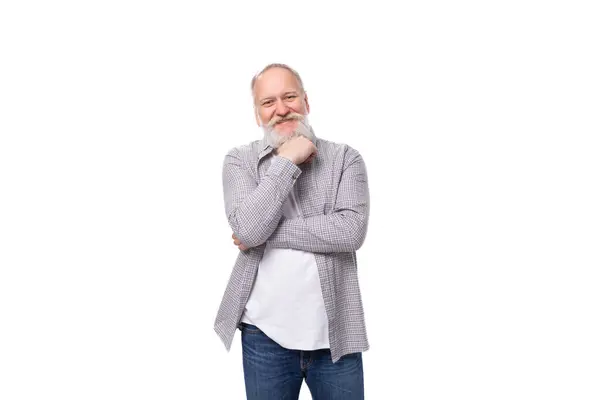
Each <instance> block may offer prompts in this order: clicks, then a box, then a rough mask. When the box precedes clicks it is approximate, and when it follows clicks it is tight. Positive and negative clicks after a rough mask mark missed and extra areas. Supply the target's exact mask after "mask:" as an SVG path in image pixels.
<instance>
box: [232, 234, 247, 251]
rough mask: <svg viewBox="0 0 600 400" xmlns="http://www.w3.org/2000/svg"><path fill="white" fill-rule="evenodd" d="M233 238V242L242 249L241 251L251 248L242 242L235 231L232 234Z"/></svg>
mask: <svg viewBox="0 0 600 400" xmlns="http://www.w3.org/2000/svg"><path fill="white" fill-rule="evenodd" d="M231 238H232V239H233V244H234V245H236V246H237V247H238V249H240V250H241V251H245V250H248V249H249V248H248V247H246V246H244V245H243V244H242V242H241V241H240V239H238V238H237V236H235V233H234V234H232V235H231Z"/></svg>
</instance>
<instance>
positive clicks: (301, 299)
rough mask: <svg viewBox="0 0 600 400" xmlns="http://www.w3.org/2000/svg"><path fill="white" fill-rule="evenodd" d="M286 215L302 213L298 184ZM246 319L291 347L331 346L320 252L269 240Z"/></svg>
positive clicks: (312, 348)
mask: <svg viewBox="0 0 600 400" xmlns="http://www.w3.org/2000/svg"><path fill="white" fill-rule="evenodd" d="M283 214H284V216H285V217H286V218H299V217H300V212H299V209H298V201H297V197H296V193H295V188H293V189H292V191H291V192H290V195H289V196H288V198H287V199H286V201H285V203H284V204H283ZM242 322H245V323H247V324H251V325H255V326H257V327H258V328H259V329H260V330H262V331H263V332H264V333H265V334H266V335H267V336H268V337H269V338H271V339H272V340H274V341H275V342H277V343H278V344H279V345H280V346H282V347H285V348H287V349H294V350H317V349H328V348H329V326H328V323H327V314H326V312H325V303H324V301H323V294H322V292H321V284H320V280H319V272H318V270H317V263H316V260H315V256H314V254H313V253H310V252H306V251H302V250H295V249H277V248H273V247H270V246H269V243H268V242H267V246H266V248H265V252H264V255H263V257H262V260H261V261H260V264H259V266H258V272H257V275H256V279H255V282H254V286H253V288H252V292H251V293H250V297H249V299H248V302H247V303H246V308H245V310H244V314H243V315H242Z"/></svg>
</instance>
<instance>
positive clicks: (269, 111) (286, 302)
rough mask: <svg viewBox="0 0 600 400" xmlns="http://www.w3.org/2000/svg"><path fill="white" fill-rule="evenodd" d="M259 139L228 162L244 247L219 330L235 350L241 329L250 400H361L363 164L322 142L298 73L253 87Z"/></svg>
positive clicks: (237, 240) (275, 69)
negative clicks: (304, 396) (307, 398)
mask: <svg viewBox="0 0 600 400" xmlns="http://www.w3.org/2000/svg"><path fill="white" fill-rule="evenodd" d="M252 94H253V97H254V107H255V111H256V122H257V123H258V124H259V125H260V126H261V127H262V128H263V130H264V137H263V138H262V140H256V141H253V142H251V143H249V144H247V145H244V146H240V147H237V148H234V149H232V150H231V151H230V152H229V153H228V154H227V155H226V157H225V161H224V165H223V189H224V197H225V211H226V213H227V219H228V221H229V225H230V226H231V228H232V230H233V235H232V238H233V240H234V244H235V245H236V246H238V248H239V249H240V253H239V255H238V258H237V261H236V263H235V266H234V269H233V273H232V275H231V278H230V280H229V283H228V285H227V288H226V290H225V295H224V296H223V300H222V302H221V306H220V308H219V312H218V314H217V318H216V321H215V331H216V332H217V334H218V335H219V336H220V338H221V339H222V340H223V342H224V343H225V346H226V348H227V349H228V350H229V349H230V348H231V343H232V341H233V337H234V335H235V331H236V329H238V328H239V329H240V330H241V332H242V334H241V335H242V351H243V363H244V377H245V383H246V394H247V397H248V399H261V400H262V399H281V398H290V399H294V398H295V399H297V398H298V395H299V392H300V387H301V385H302V381H303V380H306V383H307V385H308V387H309V390H310V391H311V394H312V396H313V398H314V399H345V400H353V399H362V398H364V384H363V364H362V352H363V351H366V350H367V349H368V348H369V344H368V340H367V335H366V329H365V321H364V313H363V307H362V301H361V295H360V289H359V284H358V276H357V264H356V250H358V249H359V248H360V246H361V245H362V244H363V242H364V240H365V236H366V233H367V223H368V217H369V190H368V183H367V173H366V168H365V164H364V161H363V159H362V157H361V155H360V154H359V153H358V151H356V150H355V149H353V148H352V147H350V146H348V145H345V144H337V143H333V142H330V141H327V140H324V139H320V138H317V137H316V136H315V134H314V131H313V129H312V127H311V126H310V124H309V123H308V118H307V115H308V113H309V111H310V106H309V103H308V97H307V95H306V92H305V91H304V87H303V83H302V80H301V78H300V76H299V75H298V73H297V72H296V71H294V70H293V69H292V68H290V67H289V66H287V65H284V64H271V65H268V66H267V67H265V68H264V69H263V70H262V71H261V72H260V73H259V74H257V75H256V76H255V77H254V79H252Z"/></svg>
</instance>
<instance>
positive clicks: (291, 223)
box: [268, 211, 368, 253]
mask: <svg viewBox="0 0 600 400" xmlns="http://www.w3.org/2000/svg"><path fill="white" fill-rule="evenodd" d="M367 225H368V216H367V214H359V213H356V212H353V211H339V212H336V213H333V214H329V215H319V216H314V217H309V218H296V219H284V220H282V221H281V222H280V224H279V226H277V228H276V229H275V231H274V232H273V234H272V235H271V236H270V237H269V239H268V244H269V245H270V246H272V247H275V248H286V249H296V250H303V251H309V252H312V253H341V252H353V251H356V250H358V249H359V248H360V247H361V246H362V244H363V243H364V240H365V237H366V234H367Z"/></svg>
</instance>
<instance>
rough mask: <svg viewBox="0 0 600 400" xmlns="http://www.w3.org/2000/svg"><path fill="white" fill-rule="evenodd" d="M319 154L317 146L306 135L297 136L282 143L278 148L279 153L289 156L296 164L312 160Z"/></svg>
mask: <svg viewBox="0 0 600 400" xmlns="http://www.w3.org/2000/svg"><path fill="white" fill-rule="evenodd" d="M316 154H317V147H316V146H315V145H314V144H313V142H311V141H310V140H308V139H307V138H306V137H304V136H297V137H295V138H292V139H290V140H288V141H287V142H285V143H284V144H282V145H281V146H280V147H279V149H277V155H278V156H280V157H284V158H287V159H288V160H290V161H291V162H293V163H294V164H296V165H300V164H302V163H304V162H305V161H308V160H309V159H310V161H312V159H313V158H314V157H315V155H316Z"/></svg>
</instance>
